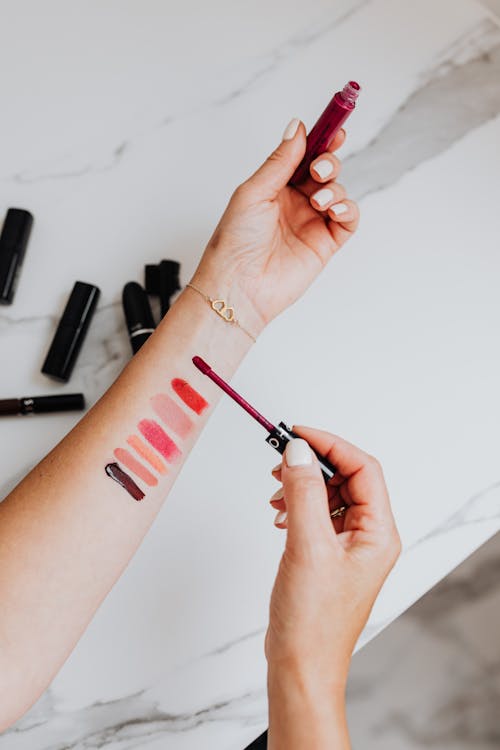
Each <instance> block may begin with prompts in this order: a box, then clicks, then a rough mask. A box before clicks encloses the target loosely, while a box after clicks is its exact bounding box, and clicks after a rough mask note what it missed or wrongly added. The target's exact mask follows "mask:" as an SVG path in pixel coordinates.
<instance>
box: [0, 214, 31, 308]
mask: <svg viewBox="0 0 500 750" xmlns="http://www.w3.org/2000/svg"><path fill="white" fill-rule="evenodd" d="M32 226H33V216H32V215H31V214H30V212H29V211H25V210H24V209H23V208H9V210H8V211H7V216H6V217H5V221H4V224H3V227H2V234H1V235H0V303H2V304H3V305H10V304H11V303H12V300H13V299H14V294H15V292H16V287H17V280H18V278H19V271H20V269H21V266H22V263H23V260H24V255H25V252H26V247H27V245H28V240H29V237H30V233H31V227H32Z"/></svg>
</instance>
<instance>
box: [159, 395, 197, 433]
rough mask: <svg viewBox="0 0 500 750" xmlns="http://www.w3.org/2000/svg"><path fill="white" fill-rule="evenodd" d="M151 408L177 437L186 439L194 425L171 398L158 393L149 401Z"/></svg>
mask: <svg viewBox="0 0 500 750" xmlns="http://www.w3.org/2000/svg"><path fill="white" fill-rule="evenodd" d="M151 406H152V407H153V411H154V412H155V413H156V414H157V415H158V416H159V417H160V419H161V421H162V422H163V423H164V424H166V425H167V427H170V429H171V430H173V431H174V432H175V433H176V434H177V435H179V437H181V438H187V436H188V435H189V433H190V432H191V430H192V429H193V427H194V424H193V422H192V421H191V419H190V418H189V417H188V415H187V414H186V413H185V412H183V411H182V409H181V407H180V406H178V404H176V403H175V401H174V399H173V398H170V396H167V394H166V393H158V394H157V395H156V396H153V398H152V399H151Z"/></svg>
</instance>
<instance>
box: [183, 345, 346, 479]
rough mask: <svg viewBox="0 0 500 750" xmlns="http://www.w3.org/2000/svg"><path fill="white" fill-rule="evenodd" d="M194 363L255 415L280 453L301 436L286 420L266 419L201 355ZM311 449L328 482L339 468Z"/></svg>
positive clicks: (268, 441)
mask: <svg viewBox="0 0 500 750" xmlns="http://www.w3.org/2000/svg"><path fill="white" fill-rule="evenodd" d="M193 364H194V366H195V367H197V368H198V370H200V372H202V373H203V375H206V376H207V377H208V378H210V380H213V382H214V383H215V384H216V385H218V386H219V388H221V389H222V390H223V391H224V392H225V393H227V395H228V396H230V397H231V398H232V399H233V400H234V401H236V403H237V404H239V405H240V406H241V408H242V409H244V410H245V411H246V412H247V413H248V414H250V416H251V417H253V418H254V419H255V420H256V421H257V422H258V423H259V424H260V425H262V427H264V429H266V430H267V431H268V432H269V435H268V436H267V437H266V443H269V445H272V447H273V448H274V449H275V450H277V451H278V453H281V454H283V453H284V451H285V448H286V444H287V443H288V442H289V441H290V440H292V439H293V438H298V437H300V435H297V434H296V433H295V432H293V430H291V429H290V427H288V426H287V425H286V424H285V423H284V422H280V423H279V424H278V425H277V426H276V425H274V424H273V423H272V422H270V421H269V420H268V419H266V417H264V416H263V415H262V414H260V412H258V411H257V409H255V407H253V406H252V405H251V404H249V403H248V401H246V400H245V399H244V398H243V396H240V394H239V393H238V392H237V391H235V390H234V388H231V386H230V385H229V383H226V381H225V380H223V379H222V378H221V377H220V375H217V373H216V372H214V371H213V370H212V368H211V367H210V365H207V363H206V362H205V361H204V360H203V359H202V358H201V357H193ZM311 450H312V451H313V453H315V454H316V456H317V458H318V461H319V465H320V468H321V472H322V474H323V478H324V480H325V482H328V481H329V480H330V479H331V478H332V477H333V476H334V475H335V473H336V471H337V470H336V469H335V467H334V466H332V465H331V463H330V462H329V461H327V460H326V458H325V457H324V456H321V455H320V454H319V453H318V452H317V451H315V450H314V448H312V447H311Z"/></svg>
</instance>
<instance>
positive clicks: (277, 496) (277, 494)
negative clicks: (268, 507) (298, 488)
mask: <svg viewBox="0 0 500 750" xmlns="http://www.w3.org/2000/svg"><path fill="white" fill-rule="evenodd" d="M282 497H283V487H280V488H279V490H276V492H275V493H274V495H273V496H272V498H271V499H270V501H269V502H270V503H272V502H273V500H281V499H282Z"/></svg>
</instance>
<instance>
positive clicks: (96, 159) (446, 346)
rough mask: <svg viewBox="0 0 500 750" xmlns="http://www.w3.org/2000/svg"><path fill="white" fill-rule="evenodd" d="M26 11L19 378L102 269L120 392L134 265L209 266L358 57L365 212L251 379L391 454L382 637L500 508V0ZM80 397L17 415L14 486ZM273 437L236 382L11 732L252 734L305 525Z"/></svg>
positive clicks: (2, 164)
mask: <svg viewBox="0 0 500 750" xmlns="http://www.w3.org/2000/svg"><path fill="white" fill-rule="evenodd" d="M5 18H6V19H7V22H6V24H5V25H6V28H7V29H8V34H7V38H6V40H5V43H4V44H3V45H2V46H1V48H0V57H1V62H2V66H3V69H4V70H7V69H8V70H9V71H10V74H9V76H8V77H7V78H6V80H5V81H4V101H5V102H14V103H15V106H10V107H7V108H6V109H5V111H4V112H3V114H2V127H3V134H4V137H3V138H2V140H1V142H0V181H1V185H2V192H1V195H2V208H3V209H6V208H7V207H8V206H9V205H18V206H22V207H26V208H29V209H30V210H32V211H33V213H34V214H35V217H36V225H35V229H34V233H33V237H32V241H31V244H30V247H29V251H28V255H27V258H26V262H25V266H24V269H23V274H22V277H21V281H20V284H19V289H18V292H17V296H16V300H15V304H14V305H13V306H12V307H10V308H4V309H2V310H1V311H0V336H1V342H2V364H3V367H2V368H1V371H0V385H1V389H2V391H1V392H2V396H6V397H7V396H14V395H26V394H28V395H33V394H36V393H49V392H58V391H60V390H61V389H60V388H58V387H57V386H56V385H54V384H52V383H51V382H48V381H47V380H46V379H45V378H44V376H42V375H41V374H40V366H41V364H42V362H43V358H44V356H45V353H46V349H47V347H48V344H49V342H50V338H51V335H52V333H53V330H54V325H55V321H56V320H57V318H58V316H59V315H60V313H61V310H62V308H63V306H64V301H65V299H66V297H67V295H68V293H69V290H70V288H71V286H72V284H73V282H74V281H75V279H81V280H83V281H89V282H91V283H95V284H97V285H98V286H99V287H100V288H101V290H102V297H101V301H100V305H99V310H98V312H97V314H96V319H95V321H94V323H93V325H92V327H91V330H90V332H89V335H88V337H87V341H86V343H85V346H84V348H83V350H82V353H81V356H80V359H79V362H78V365H77V368H76V370H75V372H74V375H73V377H72V379H71V382H70V383H69V384H68V385H67V386H66V387H65V390H67V391H76V390H79V389H82V390H83V391H84V392H85V394H86V396H87V398H88V401H89V403H93V402H94V401H95V400H97V399H98V398H99V396H100V395H101V394H102V393H103V392H104V390H105V389H106V388H107V387H108V386H109V384H110V383H111V382H112V381H113V379H114V377H115V376H116V375H117V374H118V373H119V371H120V369H121V368H122V366H123V364H124V363H125V362H126V360H127V358H128V357H129V355H130V352H129V343H128V340H127V337H126V334H125V331H124V325H123V316H122V311H121V306H120V302H119V300H120V295H121V289H122V287H123V284H124V283H125V282H126V281H128V280H131V279H138V280H141V278H142V268H143V265H144V263H146V262H153V261H155V260H159V259H160V258H162V257H172V258H176V259H178V260H180V261H181V262H182V281H183V282H186V281H187V280H188V279H189V276H190V274H191V272H192V271H193V269H194V267H195V265H196V263H197V259H198V257H199V254H200V252H201V251H202V249H203V247H204V245H205V243H206V241H207V239H208V237H209V235H210V233H211V231H212V229H213V227H214V225H215V223H216V221H217V219H218V217H219V215H220V213H221V211H222V210H223V208H224V205H225V203H226V201H227V198H228V196H229V195H230V193H231V192H232V190H233V189H234V187H235V186H236V185H237V184H238V182H240V181H241V180H242V179H244V178H245V177H246V176H247V175H248V174H249V173H250V171H252V170H253V169H254V168H255V166H256V165H257V164H258V163H260V161H261V160H263V159H264V158H265V156H266V155H267V153H268V152H269V151H271V150H272V149H273V148H274V146H275V144H276V143H277V142H278V141H279V138H280V135H281V132H282V130H283V128H284V126H285V125H286V123H287V122H288V121H289V119H291V117H293V116H300V117H302V118H303V119H304V121H305V122H306V123H307V124H308V125H311V124H312V123H313V122H314V120H315V118H316V117H317V115H318V114H319V112H320V111H321V110H322V108H323V106H324V105H325V103H326V101H327V100H328V98H329V96H330V94H331V93H332V92H333V91H334V90H336V89H338V88H339V87H340V86H341V85H342V84H343V83H344V82H345V81H346V80H348V79H350V78H355V79H357V80H359V81H360V83H361V84H362V86H363V94H362V98H361V99H360V103H359V109H358V111H357V112H356V114H355V116H353V117H352V118H351V120H350V121H349V128H348V133H349V136H348V141H347V143H346V145H345V146H344V147H343V149H342V151H341V152H340V154H341V156H342V159H343V162H344V169H343V173H342V176H341V181H342V182H343V183H344V184H345V185H346V186H347V187H348V190H349V192H350V193H351V194H352V195H353V196H354V197H355V198H356V199H357V200H359V201H360V205H361V210H362V222H361V226H360V229H359V231H358V233H357V235H356V237H355V239H354V240H353V241H352V242H351V243H350V245H349V247H348V248H346V249H345V251H343V252H342V253H341V254H340V255H338V256H337V257H336V258H335V260H334V261H333V262H332V263H331V264H330V265H329V267H328V269H327V270H326V271H325V272H324V273H323V275H322V276H321V278H319V279H318V280H317V281H316V282H315V283H314V285H313V286H312V287H311V289H310V290H309V291H308V292H307V294H306V295H305V296H304V298H303V299H302V300H301V301H300V302H298V303H296V304H295V305H294V306H293V307H292V308H291V309H290V310H289V311H287V312H286V314H284V315H283V316H282V317H281V318H279V319H277V320H276V321H275V322H274V323H273V324H272V325H271V326H270V327H269V329H268V330H267V331H266V332H265V333H264V334H263V335H262V337H261V340H260V341H259V343H258V344H257V345H256V346H255V347H254V349H253V350H252V352H251V353H250V355H249V357H248V358H247V359H246V361H245V362H244V363H243V365H242V367H241V368H240V370H239V371H238V373H237V375H236V377H235V379H234V383H235V385H236V387H237V388H239V389H240V390H241V391H242V392H243V393H245V394H246V395H248V397H251V399H252V400H253V401H254V402H255V403H256V404H258V405H259V406H260V408H261V410H262V411H263V412H264V413H266V414H268V415H269V417H270V418H274V419H285V420H287V421H292V422H296V423H301V422H302V423H306V424H312V425H316V426H320V427H324V428H326V429H331V430H333V431H336V432H338V433H340V434H342V435H345V436H346V437H347V438H348V439H350V440H352V441H354V442H356V443H358V444H360V445H362V446H363V447H365V448H366V449H367V450H369V451H370V452H372V453H374V454H375V455H377V456H378V457H379V458H380V459H381V461H382V463H383V465H384V468H385V472H386V476H387V480H388V484H389V487H390V490H391V496H392V500H393V505H394V509H395V513H396V516H397V521H398V525H399V528H400V531H401V536H402V539H403V543H404V554H403V556H402V558H401V560H400V562H399V564H398V566H397V568H396V569H395V570H394V572H393V574H392V575H391V577H390V579H389V580H388V582H387V584H386V586H385V587H384V589H383V591H382V592H381V594H380V597H379V599H378V601H377V604H376V606H375V609H374V611H373V614H372V617H371V619H370V622H369V624H368V626H367V628H366V630H365V632H364V634H363V636H362V638H361V641H360V644H359V646H361V645H363V644H365V643H367V642H368V641H369V640H370V639H371V638H373V636H374V635H376V634H377V633H378V632H380V631H381V630H383V629H384V628H385V627H386V626H387V625H389V624H390V623H391V622H392V621H393V620H395V619H396V618H397V617H398V616H399V615H400V614H401V613H402V612H403V611H404V610H405V609H407V608H408V607H409V606H410V605H411V604H412V603H413V602H415V600H416V599H418V598H419V597H420V596H421V595H422V594H424V593H425V592H426V591H427V590H429V589H430V588H431V587H432V586H433V585H434V584H436V583H437V582H438V581H439V580H441V579H442V578H443V577H444V576H446V575H447V574H448V573H449V571H450V570H452V569H453V568H454V567H455V566H456V565H457V564H459V563H460V562H461V561H462V560H464V558H465V557H467V556H468V555H469V554H470V553H471V552H472V551H473V550H474V549H476V548H477V547H479V546H480V545H481V544H482V543H483V542H484V541H485V540H486V539H488V538H489V537H490V536H492V535H493V534H494V533H495V532H496V531H497V530H498V529H499V528H500V469H499V466H498V439H499V434H498V433H499V427H498V425H499V424H500V404H499V399H498V382H499V380H500V356H499V352H498V317H499V312H500V300H499V297H498V281H497V280H498V274H499V271H500V256H499V254H498V236H499V234H500V213H499V212H498V200H499V198H500V186H499V178H498V173H499V166H500V163H499V149H498V145H499V140H500V86H499V85H498V81H499V80H500V26H499V23H500V21H499V19H500V8H499V7H498V2H495V0H488V1H487V2H484V3H480V2H476V1H475V0H441V1H440V2H438V3H436V2H430V0H422V2H420V3H418V4H410V3H396V2H394V1H390V0H340V1H339V2H335V3H332V2H329V1H327V0H311V1H310V2H309V3H307V4H304V3H302V2H296V1H295V0H288V1H287V2H284V1H282V0H275V2H273V3H269V2H265V3H264V2H263V0H255V1H254V2H253V3H251V4H250V3H231V2H229V0H217V1H215V2H211V3H210V4H204V3H202V2H200V0H198V1H195V0H190V1H188V2H185V3H183V4H182V5H181V4H178V3H170V2H160V1H159V0H157V1H155V0H143V1H142V2H139V0H121V1H120V2H118V0H109V1H108V2H105V3H102V2H97V0H87V2H83V0H77V1H76V2H73V3H71V4H68V3H64V2H62V0H57V1H56V0H52V1H51V0H49V2H46V3H43V4H41V3H35V2H33V1H31V2H29V1H26V0H24V1H23V0H21V2H18V3H15V4H10V5H9V7H8V9H6V12H5ZM19 39H22V40H23V49H24V51H25V53H24V54H19ZM27 51H29V54H27ZM13 60H15V66H13V65H12V61H13ZM278 379H279V382H280V388H279V390H277V389H276V382H277V380H278ZM311 381H312V382H313V383H314V387H313V388H311V387H310V385H309V384H310V383H311ZM75 420H76V417H75V416H74V415H64V416H51V417H47V418H34V419H32V420H29V421H28V420H22V419H9V420H2V424H1V425H0V439H1V443H2V451H1V455H0V461H1V468H2V471H1V474H0V476H1V477H2V480H1V487H0V496H3V495H4V494H6V493H7V492H8V490H9V489H10V488H11V487H13V486H14V485H15V484H16V483H17V481H19V479H20V478H21V477H22V476H23V475H24V474H25V473H26V472H27V471H28V470H29V469H30V468H31V467H32V466H33V465H34V464H35V463H36V462H37V461H38V459H39V458H40V457H41V456H42V455H44V454H45V453H46V452H47V451H48V450H49V449H50V448H51V447H52V446H53V445H54V444H55V443H57V442H58V441H59V440H60V439H61V437H62V436H63V435H64V434H65V433H66V432H67V431H68V430H69V429H70V428H71V426H72V425H73V424H74V422H75ZM236 433H237V434H238V436H239V438H238V445H236V444H235V441H233V440H231V441H228V440H227V436H228V435H234V434H236ZM274 463H275V454H274V453H273V452H272V451H270V450H269V448H268V446H267V445H265V443H264V440H263V435H262V433H261V431H260V429H259V428H258V427H257V426H256V425H253V424H250V423H249V422H248V420H247V419H246V417H245V416H244V415H243V414H240V413H239V411H238V410H236V409H235V408H234V407H233V405H232V404H230V403H228V402H227V401H223V402H222V403H221V404H220V406H219V407H218V408H217V410H216V412H215V414H214V415H213V417H212V419H211V421H210V423H209V425H208V427H207V429H206V430H205V431H204V433H203V435H202V437H201V439H200V440H199V442H198V443H197V445H196V447H195V449H194V451H193V453H192V454H191V456H190V458H189V460H188V462H187V463H186V465H185V467H184V470H183V471H182V473H181V476H180V477H179V479H178V481H177V483H176V486H175V487H174V490H173V492H172V493H171V495H170V497H169V499H168V502H167V504H166V505H165V508H164V509H163V511H162V512H161V514H160V516H159V518H158V520H157V522H156V523H155V525H154V527H153V529H152V530H151V532H150V533H149V535H148V537H147V538H146V540H145V542H144V544H143V545H142V547H141V549H140V550H139V552H138V553H137V555H136V557H135V558H134V560H133V561H132V563H131V564H130V565H129V567H128V568H127V570H126V572H125V574H124V575H123V577H122V578H121V580H120V581H119V583H118V584H117V586H116V587H115V589H114V590H113V591H112V593H111V594H110V596H109V597H108V598H107V600H106V601H105V603H104V604H103V606H102V607H101V608H100V610H99V612H98V613H97V615H96V617H95V618H94V620H93V622H92V624H91V625H90V627H89V628H88V630H87V632H86V633H85V635H84V637H83V638H82V640H81V642H80V644H79V645H78V647H77V648H76V650H75V651H74V653H73V654H72V655H71V657H70V659H69V660H68V662H67V663H66V665H65V666H64V668H63V669H62V671H61V672H60V674H59V675H58V676H57V678H56V679H55V680H54V682H53V684H52V686H51V688H50V689H49V690H48V691H47V692H46V694H45V695H44V696H43V697H42V698H41V700H40V701H39V702H38V704H37V705H36V706H35V707H34V708H33V709H32V710H31V711H30V712H29V713H28V714H27V715H26V717H24V718H23V719H22V720H21V721H20V722H18V724H17V725H16V726H15V727H13V728H12V729H11V730H10V731H9V732H8V733H6V734H4V735H3V736H2V737H0V750H31V748H34V747H36V748H37V750H62V748H71V750H83V749H84V748H97V747H100V748H106V749H107V750H128V749H129V748H148V750H149V749H154V748H160V747H162V748H164V747H168V748H172V750H184V749H187V748H189V750H191V749H194V748H198V747H201V746H202V747H204V748H205V749H206V750H211V748H214V749H215V748H218V749H221V748H222V750H223V749H224V748H227V750H229V748H235V747H240V746H243V745H244V744H245V743H247V742H249V741H250V740H251V739H252V738H253V737H254V736H256V735H257V734H258V733H259V732H260V731H261V730H262V728H263V727H264V726H265V724H266V696H265V661H264V657H263V637H264V632H265V628H266V622H267V607H268V597H269V593H270V589H271V586H272V583H273V579H274V574H275V571H276V568H277V564H278V560H279V557H280V554H281V550H282V545H283V536H282V535H281V534H280V533H278V532H277V531H276V530H275V529H274V527H273V525H272V511H270V510H269V508H268V505H267V499H268V497H269V496H270V494H271V493H272V492H273V491H274V484H273V480H272V478H271V477H270V474H269V469H270V467H271V466H273V465H274ZM249 479H250V480H251V481H249ZM235 488H237V493H236V497H235Z"/></svg>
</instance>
